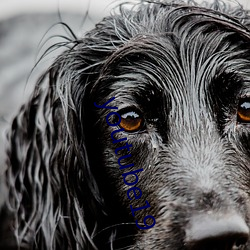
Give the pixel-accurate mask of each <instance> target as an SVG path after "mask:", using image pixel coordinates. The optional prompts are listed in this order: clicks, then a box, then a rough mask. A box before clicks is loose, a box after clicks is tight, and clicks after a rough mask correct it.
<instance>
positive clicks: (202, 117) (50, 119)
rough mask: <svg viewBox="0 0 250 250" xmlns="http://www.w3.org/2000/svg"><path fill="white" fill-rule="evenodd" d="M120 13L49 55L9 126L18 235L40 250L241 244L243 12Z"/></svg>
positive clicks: (246, 178) (246, 108) (246, 63)
mask: <svg viewBox="0 0 250 250" xmlns="http://www.w3.org/2000/svg"><path fill="white" fill-rule="evenodd" d="M214 8H217V9H220V8H221V11H222V10H223V8H222V6H220V5H216V4H214ZM121 12H122V13H121V14H119V15H114V16H113V17H109V18H107V19H105V20H104V21H102V22H101V23H100V24H99V25H98V26H97V27H96V28H95V29H94V30H93V31H92V32H90V33H88V34H87V35H86V37H85V38H83V39H79V40H77V41H75V43H74V46H73V47H72V48H71V49H70V50H68V51H66V52H65V53H64V54H63V55H62V56H60V57H59V58H58V59H57V61H56V62H55V64H54V65H53V66H52V67H51V68H50V69H49V70H48V72H47V75H46V76H48V82H47V81H46V77H44V78H43V79H42V80H41V82H40V83H39V84H40V85H39V86H43V84H44V85H45V86H46V87H45V88H40V87H38V88H37V90H36V92H35V94H34V96H33V99H32V100H31V101H30V102H29V103H28V104H27V105H26V107H24V108H23V111H22V112H21V114H20V117H21V118H20V117H17V118H16V119H15V120H14V122H13V126H12V129H13V132H12V134H11V136H10V139H11V144H12V145H11V149H10V152H9V162H8V163H9V165H10V170H9V171H8V175H7V176H8V185H9V186H10V190H11V191H10V197H11V199H13V200H14V202H13V204H14V205H13V206H14V207H15V209H16V210H15V211H16V214H15V215H16V221H18V222H19V224H18V223H17V226H16V227H17V231H18V232H19V235H21V237H23V239H24V240H23V242H25V244H26V245H25V246H26V247H27V248H28V246H34V245H35V246H38V248H39V247H40V249H51V248H54V249H71V248H72V249H84V250H85V249H95V248H94V245H96V246H97V247H98V249H131V250H132V249H145V250H152V249H157V250H177V249H180V250H184V249H188V250H195V249H198V250H204V249H210V250H211V249H220V250H221V249H223V250H226V249H250V244H249V243H248V238H249V226H250V207H249V205H250V193H249V187H250V171H249V170H250V168H249V161H250V158H249V157H250V145H249V141H250V138H249V135H250V32H249V30H248V29H247V26H248V23H249V21H248V20H249V17H248V16H247V14H246V12H244V11H243V10H241V9H239V10H238V9H237V10H236V9H232V10H231V9H230V8H229V9H228V10H227V13H228V15H227V14H222V13H220V12H219V11H218V10H209V9H205V8H199V7H194V6H193V7H188V6H187V5H175V4H172V5H168V4H159V3H154V4H148V3H144V4H143V3H142V4H141V5H139V6H137V7H135V8H134V9H133V10H131V11H124V10H121ZM225 12H226V10H225ZM234 13H236V14H237V13H238V14H239V16H240V18H241V19H240V18H239V19H236V18H231V17H230V15H233V14H234ZM48 86H49V87H48ZM113 97H115V99H113V100H112V101H110V100H111V98H113ZM109 101H110V103H109V104H108V106H109V107H115V108H117V109H115V110H112V109H108V108H97V107H96V106H94V103H96V104H98V105H99V106H102V105H104V104H105V103H108V102H109ZM113 111H115V112H117V113H118V114H119V115H115V114H113V115H110V112H113ZM119 116H120V118H119ZM118 121H119V122H118ZM116 123H117V126H113V124H116ZM118 123H119V125H118ZM110 124H111V125H110ZM24 125H25V126H24ZM124 138H126V139H125V140H123V139H124ZM127 145H131V146H127ZM17 146H19V148H18V150H15V149H16V147H17ZM26 154H27V155H26ZM125 155H130V156H129V157H124V156H125ZM119 159H120V164H121V165H122V166H129V165H130V164H133V165H134V166H131V167H126V168H121V167H120V166H119V165H118V163H119ZM139 169H143V170H142V171H138V172H137V173H136V175H129V176H127V177H126V178H124V175H123V174H125V173H128V172H130V171H136V170H139ZM33 176H34V178H33ZM17 177H18V178H17ZM137 177H138V182H137V183H136V184H135V186H136V187H137V188H138V189H137V190H136V191H135V192H134V193H133V192H132V193H131V192H130V191H129V192H128V190H129V189H130V188H131V187H133V185H131V186H130V185H125V181H126V182H127V183H133V182H134V181H136V178H137ZM139 190H140V191H139ZM30 194H32V195H30ZM20 197H21V198H20ZM136 197H139V198H138V199H137V198H136ZM37 200H38V201H39V202H40V203H39V202H37ZM146 201H147V202H148V204H150V207H149V206H147V205H146V204H147V203H146ZM38 204H41V205H39V206H38ZM51 204H53V206H52V205H51ZM131 207H132V210H131ZM142 207H145V208H142ZM136 208H140V209H136ZM38 209H39V211H40V213H36V212H34V211H37V210H38ZM149 215H150V216H153V217H147V216H149ZM145 218H146V219H145ZM153 218H154V219H155V225H153V224H154V220H153ZM45 222H46V223H47V224H46V223H45ZM136 224H137V226H136ZM26 225H29V227H28V226H26ZM138 225H139V226H141V227H145V225H148V226H149V229H145V230H143V229H139V228H138ZM150 225H153V226H152V227H150ZM34 232H35V233H34ZM61 242H63V243H61ZM20 245H21V244H20Z"/></svg>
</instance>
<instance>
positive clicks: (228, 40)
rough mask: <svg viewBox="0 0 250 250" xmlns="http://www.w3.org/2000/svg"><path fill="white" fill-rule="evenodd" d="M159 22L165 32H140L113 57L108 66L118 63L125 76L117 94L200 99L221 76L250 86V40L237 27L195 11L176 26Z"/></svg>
mask: <svg viewBox="0 0 250 250" xmlns="http://www.w3.org/2000/svg"><path fill="white" fill-rule="evenodd" d="M165 14H166V13H165ZM166 15H168V18H170V16H169V14H166ZM162 19H163V17H162ZM170 19H171V18H170ZM157 22H158V23H159V26H160V27H161V29H162V30H159V29H160V28H158V29H155V30H153V31H152V30H151V32H152V33H150V32H148V33H143V31H144V30H143V29H142V30H140V29H139V28H138V31H137V34H135V35H134V36H132V37H130V39H129V40H128V41H127V42H126V43H125V44H123V45H122V46H121V47H120V48H118V50H117V51H115V53H114V54H113V55H112V56H111V59H110V60H109V61H108V63H107V64H109V63H110V62H111V65H112V63H113V61H115V67H114V65H112V66H111V67H114V70H116V69H117V68H119V67H120V71H119V72H121V75H119V77H120V78H119V79H118V81H115V82H114V86H115V87H114V89H116V87H118V86H119V89H120V91H122V89H123V88H124V91H126V90H128V89H132V90H133V89H135V88H136V89H137V90H138V92H139V91H143V90H145V89H147V88H148V89H150V88H154V89H158V90H159V91H160V92H162V91H166V92H167V93H172V92H173V91H179V92H181V93H184V94H185V93H192V94H193V93H194V92H196V93H198V94H199V96H200V97H202V94H201V93H204V92H205V91H207V90H208V89H209V85H211V84H213V83H217V84H219V82H218V81H215V80H216V79H217V78H219V77H220V76H221V75H223V77H224V78H225V77H226V76H230V77H231V76H232V75H233V76H235V78H237V76H239V77H241V78H242V82H249V79H248V78H249V77H248V76H249V75H250V74H249V73H250V72H249V68H250V67H249V66H250V63H249V62H250V60H249V57H248V54H249V41H250V39H249V34H248V33H247V32H246V30H245V28H244V27H241V26H240V25H239V23H238V22H236V21H235V23H233V21H232V20H231V19H230V20H229V19H228V20H225V17H223V16H222V17H220V16H218V15H215V16H212V15H211V13H209V12H208V14H207V15H205V14H204V12H202V13H198V11H197V9H195V10H193V11H192V10H190V11H189V12H188V14H187V13H184V14H180V15H179V16H178V22H177V21H175V22H174V21H173V22H171V23H170V22H169V21H168V20H165V23H166V24H165V26H164V25H163V24H162V23H163V21H162V20H160V18H158V21H157ZM155 26H157V23H155ZM163 28H164V30H163ZM114 58H116V59H115V60H114ZM117 58H119V60H117ZM109 66H110V65H108V67H109ZM232 78H233V77H232ZM121 79H122V80H121ZM124 79H128V80H127V81H124ZM124 82H125V83H126V84H124ZM145 86H147V88H145ZM224 87H225V86H224ZM135 94H136V92H135ZM140 94H141V93H140Z"/></svg>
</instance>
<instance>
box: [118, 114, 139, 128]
mask: <svg viewBox="0 0 250 250" xmlns="http://www.w3.org/2000/svg"><path fill="white" fill-rule="evenodd" d="M121 118H122V119H121V122H120V127H121V128H123V129H124V130H125V131H127V132H136V131H138V130H140V129H142V127H143V126H144V120H143V118H142V116H141V115H140V114H138V113H137V112H135V111H129V112H126V113H122V114H121Z"/></svg>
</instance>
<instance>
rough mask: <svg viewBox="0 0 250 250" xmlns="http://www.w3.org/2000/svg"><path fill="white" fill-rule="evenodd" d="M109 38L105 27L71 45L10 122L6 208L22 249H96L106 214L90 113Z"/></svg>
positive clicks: (110, 47)
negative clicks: (92, 153)
mask: <svg viewBox="0 0 250 250" xmlns="http://www.w3.org/2000/svg"><path fill="white" fill-rule="evenodd" d="M104 27H105V28H104ZM97 31H98V32H97ZM95 33H96V34H95ZM93 34H95V38H91V37H92V35H93ZM110 35H112V34H111V33H110V29H109V27H107V25H106V23H105V25H104V24H103V25H100V26H99V27H98V29H96V30H94V31H93V32H92V33H90V34H89V35H87V37H86V38H84V39H82V40H77V41H75V42H73V43H72V44H73V45H72V46H71V48H70V49H68V50H67V51H65V52H64V53H63V54H62V55H61V56H59V57H58V58H57V60H56V61H55V62H54V64H53V65H52V66H51V67H50V68H49V70H48V71H47V72H46V73H45V74H44V75H43V77H42V78H41V79H40V80H39V81H38V83H37V85H36V88H35V90H34V93H33V95H32V97H31V99H30V100H29V102H27V103H26V104H25V105H23V106H22V108H21V110H20V112H19V114H18V115H17V116H16V117H15V119H14V121H13V124H12V128H11V131H10V132H9V141H10V146H9V150H8V160H7V164H8V169H7V171H6V179H7V186H8V188H9V200H8V202H7V206H8V208H9V210H10V211H11V213H12V215H13V217H14V229H13V233H14V234H15V237H16V241H17V244H18V246H21V247H24V248H25V247H27V248H29V247H31V246H34V247H35V248H37V249H52V248H53V249H55V248H56V249H57V247H58V249H78V248H80V249H89V248H91V249H95V247H94V243H93V241H92V239H91V234H92V233H93V231H94V230H95V227H96V224H97V217H100V214H103V215H104V214H105V213H104V212H103V198H102V196H101V195H100V192H99V188H98V184H97V182H96V180H95V178H94V177H93V174H92V170H91V168H92V166H91V163H90V162H89V157H88V148H87V147H88V146H87V143H86V133H91V131H86V130H87V129H89V128H90V125H89V124H88V120H87V119H88V118H87V117H86V110H87V109H88V108H89V106H90V105H93V103H88V100H89V98H90V96H89V95H90V90H91V86H92V84H93V83H94V82H95V81H96V80H97V78H98V77H99V72H100V71H101V67H102V66H103V64H104V63H105V60H106V58H107V57H108V56H109V55H110V54H112V52H113V50H114V49H115V44H114V42H113V43H111V42H108V41H107V37H108V39H111V40H112V38H110ZM115 40H118V39H117V38H116V39H115ZM109 41H110V40H109ZM97 101H98V99H97ZM86 220H88V223H86Z"/></svg>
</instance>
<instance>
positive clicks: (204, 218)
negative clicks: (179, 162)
mask: <svg viewBox="0 0 250 250" xmlns="http://www.w3.org/2000/svg"><path fill="white" fill-rule="evenodd" d="M248 239H249V228H248V226H247V224H246V222H245V221H244V220H243V218H242V217H240V216H239V215H236V214H233V215H232V214H231V215H230V214H226V215H219V216H218V215H214V214H206V215H199V216H194V217H192V219H191V221H190V224H189V225H188V227H187V230H186V245H187V247H188V249H189V250H212V249H213V250H239V249H245V248H244V246H245V244H246V243H247V241H248Z"/></svg>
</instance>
